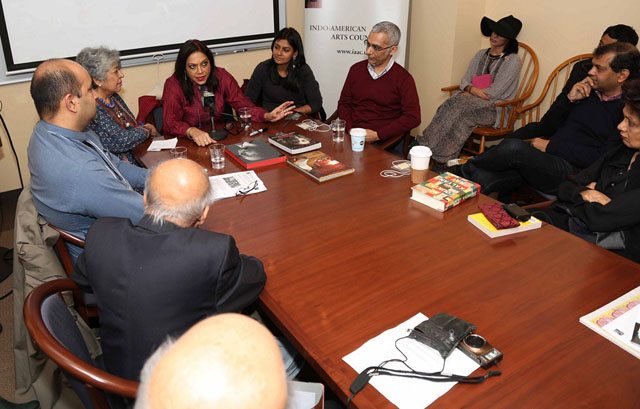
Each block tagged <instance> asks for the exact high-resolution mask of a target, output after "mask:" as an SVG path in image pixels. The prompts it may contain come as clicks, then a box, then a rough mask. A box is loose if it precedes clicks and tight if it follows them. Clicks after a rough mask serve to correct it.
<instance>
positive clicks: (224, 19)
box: [0, 0, 285, 83]
mask: <svg viewBox="0 0 640 409" xmlns="http://www.w3.org/2000/svg"><path fill="white" fill-rule="evenodd" d="M284 14H285V0H108V1H104V0H103V1H97V0H0V38H1V40H2V49H3V57H4V66H3V67H1V69H2V71H3V72H1V73H0V74H4V75H0V82H4V83H6V82H12V81H11V80H12V77H13V76H16V75H18V76H19V74H24V73H27V74H28V75H29V76H30V72H32V71H33V69H34V68H35V67H36V66H37V65H38V64H39V63H40V62H41V61H43V60H46V59H48V58H53V57H61V58H68V57H73V56H75V55H76V54H77V53H78V51H80V50H81V49H82V48H84V47H88V46H98V45H105V46H107V47H110V48H115V49H118V50H120V55H121V57H122V59H123V61H124V63H125V65H134V64H135V60H136V59H140V60H141V61H142V63H145V62H147V63H150V62H153V61H152V60H151V58H150V56H151V55H153V54H159V53H162V54H171V53H173V54H174V58H175V53H176V52H177V49H178V48H179V47H180V45H181V44H182V43H183V42H184V41H185V40H187V39H190V38H197V39H199V40H202V41H203V42H205V43H206V44H207V45H208V46H210V47H211V48H212V49H214V50H223V51H243V50H246V49H249V47H251V46H252V45H253V46H254V47H253V48H255V44H257V43H261V44H262V46H264V44H265V42H270V41H271V39H272V38H273V36H274V34H275V33H276V32H277V31H278V30H279V29H280V28H282V27H284V24H285V22H284ZM145 58H146V60H144V59H145ZM128 60H131V61H134V63H133V64H127V61H128ZM138 63H140V62H139V61H138Z"/></svg>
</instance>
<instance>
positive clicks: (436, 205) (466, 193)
mask: <svg viewBox="0 0 640 409" xmlns="http://www.w3.org/2000/svg"><path fill="white" fill-rule="evenodd" d="M411 190H412V194H411V199H413V200H415V201H417V202H420V203H422V204H425V205H427V206H429V207H431V208H433V209H435V210H438V211H440V212H444V211H445V210H447V209H450V208H452V207H454V206H456V205H457V204H459V203H460V202H462V201H463V200H466V199H468V198H470V197H474V196H475V195H477V194H478V192H480V185H479V184H477V183H475V182H472V181H470V180H467V179H465V178H462V177H460V176H457V175H454V174H453V173H449V172H444V173H441V174H440V175H438V176H434V177H432V178H431V179H429V180H427V181H425V182H422V183H420V184H418V185H415V186H413V187H412V188H411Z"/></svg>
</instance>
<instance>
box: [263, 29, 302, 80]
mask: <svg viewBox="0 0 640 409" xmlns="http://www.w3.org/2000/svg"><path fill="white" fill-rule="evenodd" d="M278 40H287V41H288V42H289V45H290V46H291V48H293V51H294V53H297V54H298V55H297V56H296V57H295V58H294V59H292V60H291V61H290V62H289V66H288V67H287V77H286V78H282V77H280V75H279V74H278V66H277V64H276V62H275V61H274V59H273V56H271V60H270V61H269V71H270V73H271V82H273V83H274V84H282V86H284V88H286V89H288V90H289V91H293V92H298V90H299V88H300V76H299V73H300V69H301V68H302V67H303V66H304V65H306V64H307V60H306V59H305V58H304V46H303V45H302V38H301V37H300V34H299V33H298V32H297V31H296V29H295V28H292V27H286V28H283V29H282V30H280V31H279V32H278V34H276V36H275V37H274V38H273V41H272V42H271V52H273V47H275V45H276V41H278Z"/></svg>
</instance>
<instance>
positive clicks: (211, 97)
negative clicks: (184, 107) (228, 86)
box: [202, 88, 228, 141]
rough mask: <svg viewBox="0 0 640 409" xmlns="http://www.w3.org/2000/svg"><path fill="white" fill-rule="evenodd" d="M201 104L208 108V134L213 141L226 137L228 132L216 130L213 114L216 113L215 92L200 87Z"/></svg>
mask: <svg viewBox="0 0 640 409" xmlns="http://www.w3.org/2000/svg"><path fill="white" fill-rule="evenodd" d="M202 106H203V107H204V108H209V116H210V117H211V131H209V136H211V139H213V140H215V141H221V140H223V139H224V138H226V137H227V134H228V132H227V131H225V130H224V129H221V130H218V131H216V124H215V120H214V118H215V115H216V94H214V93H213V92H211V91H209V90H207V89H206V88H205V89H202Z"/></svg>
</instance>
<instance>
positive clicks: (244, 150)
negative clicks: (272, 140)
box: [225, 139, 287, 169]
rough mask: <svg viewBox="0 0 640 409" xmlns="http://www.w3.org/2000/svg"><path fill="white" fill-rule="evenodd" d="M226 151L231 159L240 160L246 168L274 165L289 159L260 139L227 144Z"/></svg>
mask: <svg viewBox="0 0 640 409" xmlns="http://www.w3.org/2000/svg"><path fill="white" fill-rule="evenodd" d="M225 152H226V153H227V155H229V157H230V158H231V159H233V160H234V161H236V162H238V163H239V164H240V165H241V166H242V167H244V168H245V169H255V168H259V167H262V166H269V165H274V164H276V163H282V162H284V161H286V160H287V157H286V156H285V155H283V154H281V153H280V152H278V151H277V150H275V149H273V148H272V147H271V146H269V144H267V143H266V142H265V141H262V140H260V139H254V140H252V141H251V142H242V143H237V144H234V145H227V148H226V149H225Z"/></svg>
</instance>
